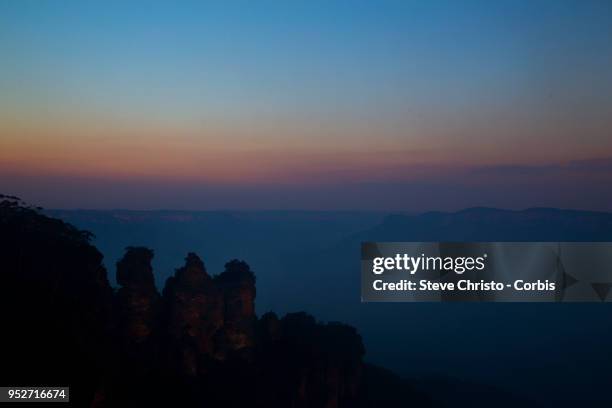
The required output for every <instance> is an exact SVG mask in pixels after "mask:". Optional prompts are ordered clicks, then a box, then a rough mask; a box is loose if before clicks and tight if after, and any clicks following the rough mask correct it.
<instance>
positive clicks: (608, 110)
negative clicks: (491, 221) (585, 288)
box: [0, 0, 612, 211]
mask: <svg viewBox="0 0 612 408" xmlns="http://www.w3.org/2000/svg"><path fill="white" fill-rule="evenodd" d="M611 185H612V2H611V1H607V0H602V1H561V0H556V1H544V0H532V1H394V2H389V1H368V2H361V1H341V2H340V1H320V2H319V1H242V2H236V1H220V2H215V3H209V2H204V1H193V2H187V1H167V2H152V1H146V2H145V1H142V2H135V1H119V2H112V1H98V2H83V1H24V0H15V1H8V0H4V1H2V2H0V193H5V194H15V195H19V196H21V197H22V198H24V199H25V200H27V201H29V202H31V203H33V204H40V205H42V206H45V207H51V208H133V209H154V208H173V209H378V210H418V211H420V210H440V209H442V210H453V209H460V208H463V207H468V206H496V207H503V208H523V207H530V206H552V207H565V208H582V209H595V210H612V188H611V187H610V186H611Z"/></svg>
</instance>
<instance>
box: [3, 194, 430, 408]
mask: <svg viewBox="0 0 612 408" xmlns="http://www.w3.org/2000/svg"><path fill="white" fill-rule="evenodd" d="M89 240H90V234H88V233H86V232H83V231H79V230H77V229H76V228H74V227H72V226H71V225H70V224H67V223H64V222H62V221H60V220H57V219H53V218H50V217H47V216H44V215H41V214H40V213H39V212H38V211H37V210H36V209H32V208H29V207H26V206H23V204H21V203H20V202H19V201H18V200H16V199H14V198H11V197H4V196H0V266H1V268H2V269H1V271H2V284H1V285H0V298H1V302H2V304H1V310H2V312H1V318H2V320H1V321H2V324H3V331H2V333H3V334H2V348H1V350H2V351H1V352H0V353H2V356H1V359H2V370H1V374H0V376H1V378H0V383H1V384H3V385H50V386H51V385H55V386H59V385H62V386H63V385H69V386H70V387H71V400H72V402H73V405H74V406H79V407H87V406H92V407H116V406H130V407H136V406H139V407H140V406H202V407H217V406H224V407H227V406H241V407H296V408H300V407H304V408H306V407H327V408H333V407H369V406H382V404H384V406H398V407H399V406H410V407H415V406H427V405H428V400H427V399H426V398H424V397H423V396H422V395H420V394H418V393H417V392H415V391H413V390H412V388H411V387H410V386H409V384H407V383H406V382H405V381H403V380H401V379H400V378H399V377H397V376H395V375H393V374H391V373H389V372H384V371H382V370H379V369H376V368H374V367H370V366H368V365H366V364H364V363H363V361H362V357H363V354H364V348H363V345H362V341H361V337H360V336H359V335H358V334H357V332H356V330H355V329H354V328H352V327H350V326H347V325H344V324H340V323H328V324H321V323H318V322H316V321H315V319H314V318H313V317H312V316H309V315H307V314H305V313H294V314H288V315H286V316H285V317H283V318H280V319H279V318H278V317H277V316H276V315H275V314H274V313H266V314H265V315H263V316H262V317H261V318H257V316H256V315H255V307H254V301H255V295H256V291H255V276H254V274H253V272H252V271H251V270H250V268H249V266H248V265H247V264H246V263H245V262H242V261H237V260H234V261H230V262H228V263H227V264H226V265H225V271H223V272H222V273H221V274H219V275H216V276H211V275H209V274H208V272H207V271H206V268H205V265H204V262H202V260H201V259H200V258H199V257H198V256H197V255H196V254H193V253H190V254H188V255H187V257H186V259H185V265H184V266H183V267H181V268H179V269H177V270H176V271H175V274H174V275H173V276H172V277H170V278H168V280H167V282H166V285H165V287H164V289H163V291H162V294H160V293H159V292H158V291H157V289H156V287H155V284H154V279H153V270H152V267H151V260H152V258H153V252H152V251H151V250H149V249H147V248H141V247H128V248H127V249H126V252H125V255H124V256H123V258H122V259H121V260H119V261H118V262H117V282H118V284H119V285H120V288H119V289H118V290H116V291H115V290H113V288H111V286H110V285H109V283H108V279H107V274H106V270H105V269H104V267H103V266H102V263H101V262H102V255H101V253H100V252H99V251H98V250H97V249H96V248H95V247H94V246H92V245H91V244H90V243H89Z"/></svg>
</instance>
